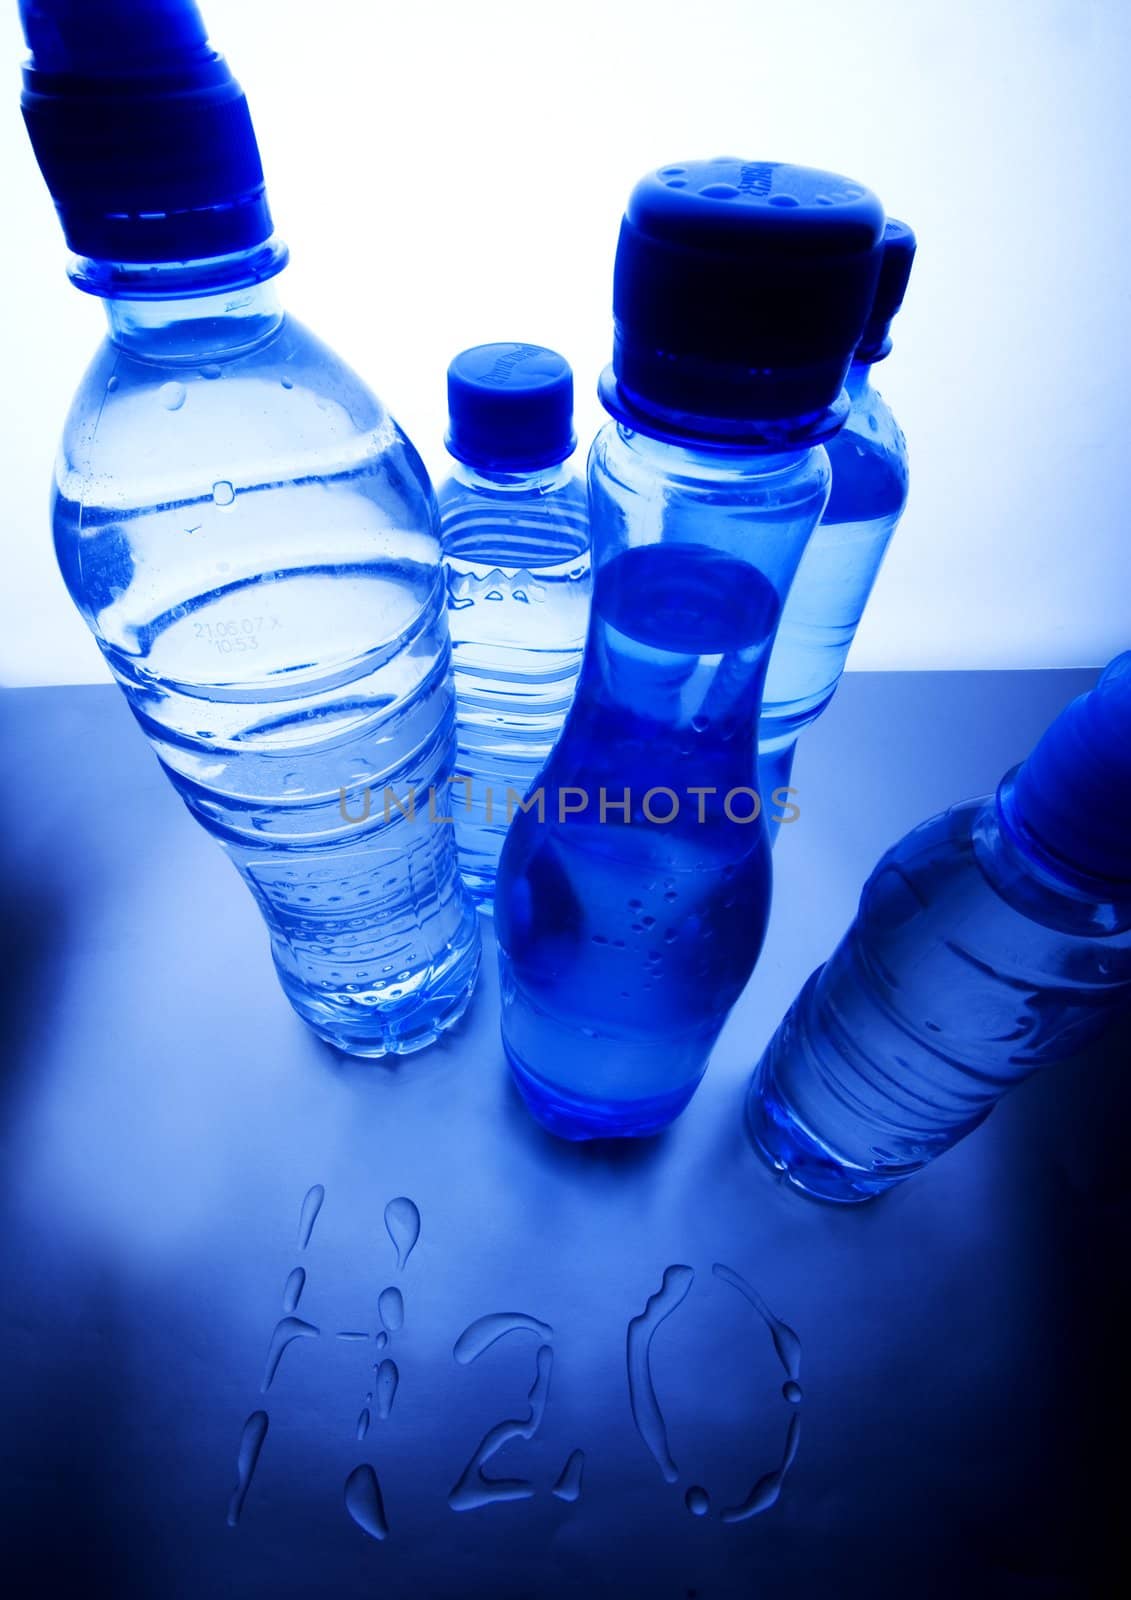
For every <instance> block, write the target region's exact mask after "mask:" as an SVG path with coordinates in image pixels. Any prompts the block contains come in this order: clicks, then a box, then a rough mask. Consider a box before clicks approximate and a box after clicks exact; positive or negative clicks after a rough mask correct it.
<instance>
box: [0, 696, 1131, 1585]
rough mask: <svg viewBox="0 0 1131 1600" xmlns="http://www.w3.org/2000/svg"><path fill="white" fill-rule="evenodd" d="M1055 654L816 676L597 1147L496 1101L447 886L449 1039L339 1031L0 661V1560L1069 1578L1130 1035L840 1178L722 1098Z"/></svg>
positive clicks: (37, 1571)
mask: <svg viewBox="0 0 1131 1600" xmlns="http://www.w3.org/2000/svg"><path fill="white" fill-rule="evenodd" d="M1094 677H1095V674H1094V673H1084V672H1080V673H1071V672H1033V673H939V674H932V673H924V674H877V675H872V674H857V675H849V676H848V677H847V678H846V679H845V681H844V685H843V687H842V690H841V693H840V695H839V696H838V698H837V700H836V701H835V702H834V704H833V706H832V708H831V709H830V711H829V712H828V713H827V715H826V716H825V718H824V719H823V720H822V721H821V722H820V723H818V724H817V725H816V727H814V728H813V729H812V730H810V732H809V733H808V735H807V736H806V737H805V739H804V740H803V741H802V745H801V748H800V754H799V756H798V761H797V766H796V769H795V784H796V787H797V789H798V791H799V795H798V804H799V806H800V810H801V815H800V818H799V819H798V820H797V821H796V822H795V823H793V824H791V825H789V826H787V827H785V828H783V830H782V834H781V837H780V839H779V842H778V845H777V848H776V851H775V870H776V887H775V903H774V911H773V919H772V923H771V929H770V934H769V937H768V941H767V944H766V948H765V952H764V954H763V957H762V960H761V962H760V964H759V967H758V970H757V972H756V973H755V976H754V978H753V980H752V982H751V984H750V986H749V988H748V990H747V992H746V993H745V995H744V996H743V998H742V1000H741V1001H740V1003H739V1005H738V1006H737V1008H736V1010H735V1012H734V1013H733V1015H732V1017H731V1019H730V1021H729V1023H728V1025H727V1028H726V1031H725V1033H724V1035H723V1037H722V1040H721V1041H720V1043H719V1046H718V1048H717V1050H716V1053H715V1057H714V1059H713V1061H712V1065H711V1067H710V1070H709V1072H708V1074H707V1077H706V1079H705V1080H704V1083H703V1085H702V1087H701V1089H700V1091H699V1093H698V1095H697V1096H696V1098H695V1100H694V1101H693V1103H692V1105H691V1107H690V1108H689V1110H688V1111H687V1112H686V1114H685V1115H684V1116H683V1117H682V1118H681V1119H680V1120H679V1121H678V1122H677V1123H676V1124H675V1126H674V1127H673V1128H671V1129H670V1130H669V1131H668V1132H667V1133H666V1134H665V1135H663V1136H661V1137H659V1138H657V1139H653V1140H650V1141H647V1142H642V1143H638V1144H636V1143H630V1144H625V1145H623V1146H617V1145H607V1144H606V1145H589V1146H569V1145H566V1144H562V1143H558V1142H556V1141H554V1140H552V1139H550V1138H549V1137H547V1136H546V1135H544V1134H543V1133H542V1132H540V1130H539V1129H538V1128H537V1127H535V1125H534V1124H533V1123H532V1122H531V1121H530V1119H529V1118H528V1116H527V1115H526V1113H525V1111H524V1110H523V1108H522V1106H521V1104H520V1102H519V1100H518V1098H517V1096H516V1094H515V1093H514V1091H513V1090H512V1088H511V1086H510V1083H509V1080H508V1077H507V1072H506V1068H505V1065H504V1061H503V1057H502V1052H501V1048H500V1044H499V1039H498V991H497V982H496V974H495V968H494V952H493V949H492V947H491V940H490V924H489V922H487V923H485V925H484V927H485V942H486V949H485V959H484V970H483V977H482V979H481V983H480V987H479V989H478V991H477V994H476V996H475V999H474V1001H473V1004H472V1007H471V1010H470V1012H469V1013H468V1015H467V1017H466V1019H465V1020H464V1022H463V1023H462V1024H461V1025H460V1027H459V1028H458V1029H457V1030H456V1031H455V1032H454V1033H453V1034H452V1035H450V1036H449V1037H448V1038H447V1039H446V1040H445V1041H444V1042H443V1043H442V1044H440V1045H438V1046H436V1047H434V1048H433V1049H431V1050H429V1051H426V1052H424V1053H423V1054H421V1055H418V1056H413V1057H409V1058H406V1059H404V1060H403V1061H401V1062H399V1063H397V1064H394V1065H389V1066H383V1065H380V1064H376V1065H374V1064H369V1065H366V1064H362V1063H358V1062H351V1061H349V1060H347V1059H345V1058H343V1057H339V1056H337V1055H335V1054H334V1053H333V1052H332V1051H331V1050H329V1049H328V1048H326V1047H324V1046H322V1045H321V1044H319V1043H318V1042H317V1041H316V1040H315V1039H314V1038H313V1037H312V1036H311V1035H309V1034H308V1033H307V1032H306V1031H305V1029H304V1027H303V1026H302V1024H301V1023H300V1022H299V1021H298V1020H297V1018H296V1017H295V1016H294V1015H293V1014H292V1013H291V1011H290V1010H289V1008H288V1006H287V1005H286V1003H285V1001H284V999H283V997H282V994H281V993H280V991H279V989H278V988H277V986H276V982H275V978H274V974H273V969H272V966H271V961H270V957H269V954H268V949H267V942H266V937H265V934H264V931H263V928H262V925H261V923H260V920H259V916H258V913H257V911H256V909H255V907H254V905H253V903H252V901H251V899H250V897H249V896H248V894H247V893H246V891H245V889H244V888H243V886H242V885H241V883H240V882H239V880H238V878H237V876H236V874H235V872H234V871H233V870H232V868H231V867H230V866H229V865H228V863H227V862H226V861H225V860H224V858H223V856H222V854H221V853H220V851H219V850H218V849H217V848H216V847H215V845H214V844H213V843H212V842H211V841H210V840H209V839H208V838H207V837H206V836H205V835H204V834H203V833H202V832H201V831H200V830H199V829H198V828H196V827H195V826H194V825H193V824H192V823H191V821H190V819H189V818H188V816H187V815H186V814H185V813H184V812H183V810H182V808H181V805H180V802H179V801H178V800H177V798H176V797H175V795H174V794H173V792H172V790H171V789H170V788H169V786H168V785H167V784H166V782H165V780H164V778H163V777H162V775H161V773H160V771H159V769H158V767H157V764H156V762H155V760H154V758H153V756H152V755H151V754H150V752H149V751H148V749H147V747H146V745H145V743H144V740H143V739H142V737H141V735H140V733H139V732H138V731H137V729H136V728H135V727H134V725H133V723H132V721H131V719H130V716H129V714H128V712H127V710H126V708H125V706H124V704H123V703H121V702H120V700H119V697H118V695H117V693H116V691H114V690H112V689H110V688H105V689H102V688H87V689H43V690H22V691H10V692H7V693H6V694H3V695H0V736H2V741H3V743H2V750H3V783H2V786H0V822H2V831H0V850H2V851H3V872H2V875H0V884H2V892H3V917H2V920H0V939H2V940H3V944H4V952H3V979H4V1012H3V1026H2V1047H3V1072H2V1076H0V1085H2V1088H0V1097H2V1098H0V1108H2V1112H0V1121H2V1128H3V1140H4V1161H3V1166H2V1169H0V1172H2V1226H0V1292H2V1295H3V1316H2V1322H0V1328H2V1334H0V1336H2V1338H3V1360H2V1363H0V1384H2V1391H3V1392H2V1395H0V1406H2V1410H0V1415H2V1417H3V1422H2V1428H0V1432H2V1445H0V1448H2V1451H3V1486H2V1493H0V1522H2V1523H3V1526H4V1533H3V1540H4V1547H5V1555H4V1567H3V1570H4V1572H5V1574H6V1576H7V1578H8V1579H9V1581H11V1580H12V1579H13V1578H14V1579H15V1583H14V1588H10V1589H9V1590H8V1592H9V1593H14V1594H18V1595H20V1596H23V1595H25V1594H33V1593H41V1592H42V1593H45V1594H48V1593H51V1594H54V1593H60V1594H67V1595H73V1596H82V1595H88V1594H98V1595H101V1594H107V1595H113V1596H116V1597H119V1600H125V1597H133V1596H145V1597H155V1600H169V1597H179V1596H186V1597H193V1600H195V1597H198V1596H200V1597H205V1596H208V1597H211V1596H249V1597H250V1596H254V1597H259V1596H263V1597H268V1596H269V1597H272V1600H286V1597H291V1596H312V1597H314V1596H327V1597H334V1600H352V1597H354V1596H357V1597H361V1596H374V1595H380V1596H384V1597H390V1596H392V1597H400V1596H406V1597H408V1596H411V1597H414V1600H415V1597H428V1600H432V1597H436V1600H447V1597H457V1596H480V1595H482V1596H489V1597H491V1600H511V1597H513V1600H519V1597H522V1600H525V1597H542V1596H548V1597H556V1596H559V1595H579V1596H604V1595H609V1596H614V1595H615V1596H636V1595H641V1596H648V1597H671V1600H690V1597H696V1600H706V1597H708V1596H719V1597H722V1596H726V1597H729V1596H742V1597H745V1596H751V1597H754V1596H768V1597H778V1596H783V1597H784V1596H790V1597H795V1596H803V1597H805V1596H809V1595H814V1596H817V1595H820V1596H832V1597H834V1600H855V1597H857V1596H860V1597H865V1596H867V1597H869V1600H876V1597H879V1600H885V1597H887V1596H893V1597H894V1596H903V1595H908V1594H911V1595H915V1596H935V1595H939V1596H948V1597H952V1596H954V1595H963V1596H970V1595H981V1594H987V1595H991V1594H992V1595H995V1596H1004V1597H1012V1596H1025V1597H1028V1596H1042V1597H1043V1596H1061V1595H1063V1596H1077V1595H1084V1594H1092V1593H1101V1592H1107V1590H1106V1589H1105V1588H1104V1587H1102V1586H1101V1587H1099V1588H1097V1587H1095V1584H1096V1583H1097V1582H1099V1580H1098V1579H1096V1578H1095V1577H1094V1574H1095V1573H1096V1572H1097V1571H1099V1570H1100V1568H1101V1565H1102V1562H1103V1560H1104V1559H1105V1557H1109V1558H1110V1556H1111V1554H1112V1551H1113V1549H1114V1546H1115V1543H1116V1541H1117V1539H1118V1536H1119V1529H1120V1525H1121V1524H1120V1518H1121V1513H1122V1506H1121V1503H1120V1502H1121V1501H1122V1479H1121V1475H1120V1474H1119V1473H1117V1472H1115V1471H1113V1470H1112V1469H1111V1468H1110V1467H1109V1466H1108V1465H1107V1462H1108V1459H1109V1458H1110V1456H1111V1454H1112V1452H1113V1450H1114V1449H1116V1448H1120V1449H1121V1448H1122V1430H1123V1423H1124V1422H1125V1420H1126V1406H1125V1402H1124V1399H1123V1394H1122V1370H1123V1365H1124V1345H1125V1338H1124V1329H1123V1326H1122V1324H1121V1323H1120V1321H1119V1320H1118V1318H1117V1314H1116V1310H1115V1307H1116V1306H1117V1305H1118V1303H1119V1301H1120V1299H1121V1297H1123V1296H1125V1295H1126V1293H1127V1281H1126V1280H1127V1276H1128V1268H1127V1261H1128V1249H1127V1246H1128V1238H1129V1233H1131V1229H1129V1226H1128V1222H1129V1202H1128V1199H1127V1187H1126V1184H1125V1181H1124V1171H1125V1159H1126V1157H1125V1149H1126V1140H1127V1135H1126V1128H1127V1126H1128V1119H1127V1113H1128V1109H1129V1102H1131V1091H1129V1089H1128V1086H1127V1073H1126V1071H1125V1062H1126V1059H1127V1056H1128V1042H1129V1040H1131V1029H1128V1028H1127V1027H1126V1026H1123V1025H1119V1026H1117V1027H1115V1028H1113V1029H1112V1030H1111V1032H1110V1033H1109V1035H1108V1038H1107V1040H1106V1041H1105V1043H1104V1045H1103V1047H1102V1048H1101V1049H1099V1050H1098V1051H1097V1052H1095V1054H1094V1055H1093V1056H1092V1057H1090V1058H1089V1059H1088V1060H1086V1061H1078V1062H1074V1063H1071V1064H1068V1065H1065V1066H1063V1067H1059V1068H1056V1069H1052V1070H1049V1071H1047V1072H1045V1073H1043V1074H1041V1075H1039V1076H1038V1077H1036V1078H1034V1079H1032V1080H1030V1082H1029V1083H1027V1084H1026V1085H1025V1086H1024V1087H1023V1088H1022V1089H1020V1090H1019V1091H1018V1092H1017V1093H1016V1094H1015V1095H1014V1096H1013V1097H1012V1098H1011V1099H1008V1100H1007V1101H1005V1102H1003V1104H1002V1105H1001V1106H1000V1107H999V1108H998V1109H997V1111H995V1113H994V1114H993V1116H992V1117H991V1118H990V1119H989V1121H988V1123H987V1124H986V1125H985V1127H984V1128H982V1129H981V1130H979V1131H978V1132H977V1133H976V1134H975V1135H974V1136H972V1137H971V1138H970V1139H969V1140H967V1141H966V1143H965V1144H963V1145H961V1146H960V1147H958V1148H957V1149H956V1150H955V1151H953V1152H952V1153H951V1154H949V1155H948V1156H946V1157H944V1158H943V1159H942V1160H940V1161H939V1162H938V1163H937V1164H936V1165H935V1166H934V1167H932V1168H931V1169H929V1170H928V1171H927V1172H925V1173H924V1174H922V1175H921V1176H920V1177H919V1178H917V1179H916V1180H915V1181H913V1182H911V1183H909V1184H907V1185H905V1186H904V1187H903V1188H901V1189H899V1190H897V1191H896V1192H894V1193H892V1194H891V1195H890V1196H888V1197H886V1198H885V1199H884V1200H882V1201H880V1202H879V1203H877V1204H874V1205H872V1206H866V1207H861V1208H855V1209H850V1210H839V1209H835V1208H829V1207H824V1206H821V1205H817V1204H814V1203H812V1202H808V1201H806V1200H805V1199H803V1198H802V1197H800V1196H798V1195H795V1194H793V1193H791V1192H789V1191H787V1190H785V1189H784V1188H783V1187H782V1186H781V1184H780V1183H779V1182H778V1181H777V1180H775V1178H774V1176H773V1175H772V1174H771V1173H770V1172H768V1171H767V1170H766V1169H764V1168H763V1167H762V1165H761V1164H760V1163H759V1162H758V1160H757V1159H756V1158H755V1156H754V1155H753V1153H752V1151H751V1149H750V1147H749V1145H748V1143H747V1140H746V1137H745V1134H744V1130H743V1125H742V1116H741V1110H742V1098H743V1090H744V1086H745V1082H746V1079H747V1077H748V1075H749V1072H750V1070H751V1068H752V1066H753V1064H754V1062H755V1061H756V1059H757V1057H758V1055H759V1053H760V1051H761V1049H762V1047H763V1045H764V1044H765V1042H766V1040H767V1038H768V1037H769V1035H770V1033H771V1032H772V1030H773V1028H774V1027H775V1025H776V1024H777V1022H778V1020H779V1018H780V1016H781V1014H782V1012H783V1011H784V1009H785V1008H786V1006H787V1005H788V1003H789V1001H790V1000H791V999H792V997H793V995H794V993H795V992H796V990H797V989H798V987H799V986H800V984H801V983H802V981H803V980H804V979H805V977H806V976H807V975H808V973H809V972H810V970H811V969H812V968H813V967H814V966H816V965H817V964H818V963H819V962H820V961H821V960H823V959H824V958H825V957H826V956H827V955H828V954H829V952H830V951H831V949H832V947H833V945H834V944H835V942H836V940H837V938H838V937H839V935H840V934H841V932H842V931H843V929H844V927H845V926H846V925H847V923H848V921H849V919H850V918H851V916H852V913H853V910H854V907H855V902H856V898H857V895H858V892H859V888H860V885H861V883H862V882H863V879H864V878H865V876H866V875H867V872H868V871H869V870H870V868H871V866H872V864H873V863H874V861H875V859H876V857H877V856H878V855H879V854H880V853H881V852H882V850H883V849H884V848H885V847H886V846H887V845H888V844H890V843H892V842H893V841H894V840H895V839H897V838H898V837H899V836H900V835H901V834H902V833H904V832H905V831H906V830H907V828H909V827H910V826H911V825H913V824H914V823H915V822H917V821H919V820H921V819H922V818H924V817H926V816H928V815H930V814H931V813H932V812H934V811H937V810H939V809H941V808H943V807H944V806H946V805H948V804H950V803H952V802H954V801H956V800H958V799H961V798H963V797H966V796H968V795H972V794H978V793H982V792H985V791H987V790H989V789H991V788H992V787H993V786H994V784H995V782H996V781H997V779H998V778H999V776H1000V775H1001V773H1002V772H1003V771H1004V770H1005V769H1006V768H1007V767H1009V766H1011V765H1012V764H1013V763H1014V762H1016V761H1017V760H1019V759H1020V758H1021V757H1022V756H1023V755H1024V754H1025V753H1026V751H1027V749H1028V748H1029V746H1030V745H1031V743H1032V742H1033V741H1034V739H1035V738H1036V737H1037V735H1038V734H1039V732H1040V731H1041V729H1042V728H1043V727H1044V726H1045V724H1046V723H1047V722H1048V721H1049V720H1050V719H1051V717H1052V716H1053V715H1054V714H1055V713H1056V711H1057V710H1059V708H1060V707H1061V706H1062V705H1063V704H1064V703H1065V702H1066V701H1067V700H1068V699H1069V698H1071V696H1072V695H1074V694H1076V693H1078V692H1080V690H1081V689H1083V688H1086V687H1087V686H1088V685H1089V684H1090V683H1091V682H1092V681H1093V680H1094ZM391 1202H392V1204H391Z"/></svg>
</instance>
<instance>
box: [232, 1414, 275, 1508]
mask: <svg viewBox="0 0 1131 1600" xmlns="http://www.w3.org/2000/svg"><path fill="white" fill-rule="evenodd" d="M266 1437H267V1413H266V1411H253V1412H252V1413H251V1416H250V1417H248V1419H247V1421H246V1422H245V1423H244V1425H243V1432H242V1433H241V1434H240V1447H239V1451H238V1453H237V1456H236V1471H237V1472H238V1474H239V1479H238V1482H237V1483H236V1486H235V1488H234V1489H233V1490H232V1498H231V1500H230V1501H229V1502H228V1527H229V1528H234V1527H235V1525H236V1523H237V1522H238V1521H239V1520H240V1512H241V1511H242V1510H243V1503H244V1501H245V1500H246V1499H247V1491H248V1490H249V1489H250V1488H251V1480H252V1478H253V1477H254V1476H255V1469H256V1466H257V1465H258V1463H259V1452H260V1451H261V1450H262V1449H263V1441H264V1439H266Z"/></svg>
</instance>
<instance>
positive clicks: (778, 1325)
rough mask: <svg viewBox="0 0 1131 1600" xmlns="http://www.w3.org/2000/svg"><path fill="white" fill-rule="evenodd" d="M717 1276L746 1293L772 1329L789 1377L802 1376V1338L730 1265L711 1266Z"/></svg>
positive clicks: (775, 1346) (747, 1297)
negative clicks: (775, 1314) (777, 1315)
mask: <svg viewBox="0 0 1131 1600" xmlns="http://www.w3.org/2000/svg"><path fill="white" fill-rule="evenodd" d="M711 1271H712V1272H713V1273H714V1274H715V1277H716V1278H721V1279H722V1281H723V1282H724V1283H729V1284H730V1286H731V1288H732V1289H737V1290H738V1292H739V1294H741V1295H744V1296H745V1298H746V1299H747V1300H749V1302H750V1304H751V1305H752V1306H753V1307H754V1309H755V1311H757V1313H758V1315H759V1316H760V1317H761V1318H762V1320H763V1321H764V1322H765V1324H766V1326H767V1328H769V1330H770V1338H771V1339H772V1340H773V1342H774V1349H775V1350H776V1351H777V1353H778V1360H779V1361H780V1362H781V1364H782V1366H783V1367H784V1368H785V1373H786V1377H787V1378H792V1379H794V1381H796V1380H797V1379H798V1378H799V1377H800V1376H801V1340H800V1339H799V1338H798V1337H797V1335H796V1334H795V1333H794V1331H793V1329H792V1328H791V1327H789V1325H788V1324H787V1323H784V1322H783V1321H782V1320H781V1318H780V1317H775V1316H774V1314H773V1312H772V1311H771V1310H770V1308H769V1306H768V1305H767V1304H766V1302H765V1301H764V1300H763V1299H762V1297H761V1295H760V1294H759V1293H758V1291H757V1290H756V1289H754V1288H752V1287H751V1285H750V1284H748V1283H747V1281H746V1279H745V1278H741V1277H739V1275H738V1273H737V1272H735V1271H734V1270H733V1269H732V1268H730V1267H724V1266H721V1265H720V1264H719V1263H718V1262H716V1263H715V1265H714V1266H713V1267H712V1268H711Z"/></svg>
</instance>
